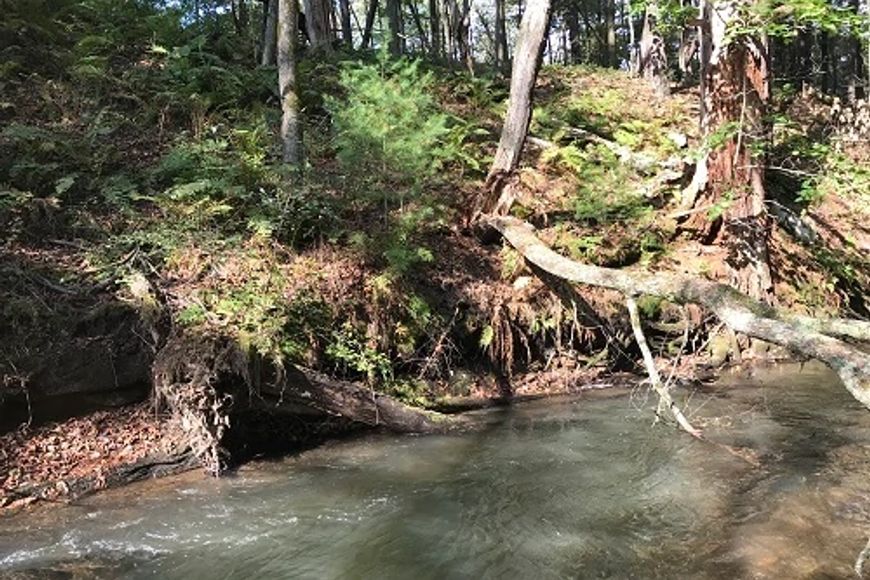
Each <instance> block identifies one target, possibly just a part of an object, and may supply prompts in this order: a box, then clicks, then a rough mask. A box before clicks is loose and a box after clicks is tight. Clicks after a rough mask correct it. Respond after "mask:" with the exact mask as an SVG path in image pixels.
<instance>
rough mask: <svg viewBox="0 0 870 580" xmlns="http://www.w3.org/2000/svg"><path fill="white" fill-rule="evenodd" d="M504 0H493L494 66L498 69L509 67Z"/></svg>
mask: <svg viewBox="0 0 870 580" xmlns="http://www.w3.org/2000/svg"><path fill="white" fill-rule="evenodd" d="M505 1H506V0H495V34H494V36H495V66H496V68H498V69H502V70H507V69H508V68H509V67H510V58H509V57H508V45H507V25H506V19H507V14H506V10H505Z"/></svg>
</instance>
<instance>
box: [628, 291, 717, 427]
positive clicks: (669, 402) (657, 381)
mask: <svg viewBox="0 0 870 580" xmlns="http://www.w3.org/2000/svg"><path fill="white" fill-rule="evenodd" d="M625 304H626V306H627V307H628V315H629V318H630V319H631V328H632V330H633V331H634V338H635V340H636V341H637V346H638V347H640V352H641V354H642V355H643V362H644V365H645V366H646V372H647V374H648V375H649V381H650V384H651V385H652V388H653V389H655V392H656V393H657V394H658V396H659V401H660V403H661V406H664V407H665V408H667V409H668V411H670V412H671V415H673V416H674V419H676V420H677V424H679V426H680V427H681V428H682V429H683V431H685V432H686V433H688V434H689V435H691V436H692V437H695V438H696V439H703V434H702V433H701V430H700V429H698V428H696V427H695V426H693V425H692V424H691V423H689V420H688V419H686V416H685V415H683V412H682V411H681V410H680V408H679V407H678V406H677V404H676V403H675V402H674V400H673V398H672V397H671V394H670V393H669V392H668V390H667V389H666V388H665V386H664V385H663V384H662V379H661V377H660V376H659V371H658V369H657V368H656V363H655V361H654V360H653V356H652V352H651V351H650V349H649V345H648V344H647V342H646V336H644V334H643V328H642V327H641V325H640V314H639V312H638V309H637V302H635V301H634V298H632V297H631V296H629V297H628V298H626V300H625Z"/></svg>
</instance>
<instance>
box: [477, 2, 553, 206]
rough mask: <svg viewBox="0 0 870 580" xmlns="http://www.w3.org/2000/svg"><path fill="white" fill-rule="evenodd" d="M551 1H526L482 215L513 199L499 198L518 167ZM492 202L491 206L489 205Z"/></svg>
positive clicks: (527, 129) (529, 118)
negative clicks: (486, 200)
mask: <svg viewBox="0 0 870 580" xmlns="http://www.w3.org/2000/svg"><path fill="white" fill-rule="evenodd" d="M550 9H551V4H550V0H529V1H528V4H527V6H526V9H525V14H524V15H523V20H522V23H521V24H520V32H519V37H518V38H517V47H516V50H515V51H514V65H513V71H512V73H511V89H510V101H509V104H508V110H507V114H506V115H505V120H504V126H503V127H502V131H501V138H500V139H499V142H498V150H497V151H496V154H495V159H494V160H493V162H492V167H491V168H490V170H489V175H488V177H487V189H489V190H490V193H492V194H493V195H492V197H494V199H492V200H491V203H486V204H484V207H483V211H485V212H495V213H500V212H505V211H507V210H508V209H510V205H511V204H512V201H513V200H512V199H507V198H505V199H502V193H503V190H504V189H505V188H504V186H505V185H506V181H507V179H508V178H509V177H510V175H511V174H512V173H513V172H514V170H515V169H516V168H517V164H518V163H519V160H520V154H521V153H522V150H523V143H524V142H525V140H526V136H527V134H528V132H529V122H530V121H531V118H532V93H533V92H534V89H535V81H536V80H537V78H538V68H539V67H540V65H541V55H542V50H543V47H544V39H545V37H546V36H547V28H548V26H549V23H550ZM492 202H494V203H492Z"/></svg>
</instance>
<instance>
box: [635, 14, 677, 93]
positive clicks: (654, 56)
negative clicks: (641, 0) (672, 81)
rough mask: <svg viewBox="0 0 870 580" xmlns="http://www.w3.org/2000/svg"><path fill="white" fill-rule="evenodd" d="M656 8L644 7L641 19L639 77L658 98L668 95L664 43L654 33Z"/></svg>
mask: <svg viewBox="0 0 870 580" xmlns="http://www.w3.org/2000/svg"><path fill="white" fill-rule="evenodd" d="M657 19H658V8H657V6H656V5H655V4H654V3H649V4H647V6H646V12H645V13H644V17H643V32H642V33H641V36H640V62H639V66H640V69H639V70H640V75H641V76H642V77H643V78H645V79H646V80H647V81H648V82H649V83H650V84H651V85H652V86H653V88H654V89H655V91H656V93H657V94H658V95H659V96H667V95H668V94H670V92H671V90H670V85H669V83H668V57H667V53H666V52H665V41H664V39H663V38H662V37H661V35H660V34H659V33H658V32H657V31H656V21H657Z"/></svg>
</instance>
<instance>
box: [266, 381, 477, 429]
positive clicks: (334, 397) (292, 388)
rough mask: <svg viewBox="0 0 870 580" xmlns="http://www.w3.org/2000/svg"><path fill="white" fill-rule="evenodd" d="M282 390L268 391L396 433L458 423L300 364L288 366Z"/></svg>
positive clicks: (438, 427)
mask: <svg viewBox="0 0 870 580" xmlns="http://www.w3.org/2000/svg"><path fill="white" fill-rule="evenodd" d="M284 385H285V386H284V390H283V392H281V391H279V392H275V391H273V392H272V395H273V396H276V395H277V396H278V397H283V398H284V400H285V401H292V402H294V403H296V404H301V405H306V406H308V407H312V408H314V409H317V410H319V411H322V412H324V413H327V414H330V415H336V416H341V417H344V418H346V419H349V420H351V421H353V422H356V423H361V424H363V425H368V426H370V427H382V428H384V429H387V430H389V431H394V432H396V433H435V432H441V431H446V430H448V429H450V428H454V427H456V426H457V425H459V424H460V423H461V420H460V419H459V418H458V417H449V416H446V415H443V414H441V413H437V412H434V411H426V410H424V409H416V408H414V407H410V406H408V405H405V404H403V403H401V402H399V401H397V400H396V399H394V398H392V397H390V396H387V395H384V394H381V393H378V392H377V391H375V390H374V389H373V388H369V387H364V386H361V385H357V384H355V383H351V382H349V381H342V380H339V379H335V378H333V377H330V376H327V375H324V374H323V373H319V372H316V371H313V370H310V369H306V368H304V367H293V368H292V369H288V371H287V376H286V378H285V381H284Z"/></svg>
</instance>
